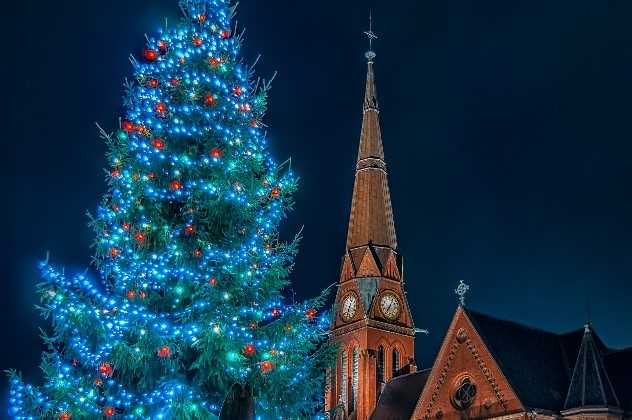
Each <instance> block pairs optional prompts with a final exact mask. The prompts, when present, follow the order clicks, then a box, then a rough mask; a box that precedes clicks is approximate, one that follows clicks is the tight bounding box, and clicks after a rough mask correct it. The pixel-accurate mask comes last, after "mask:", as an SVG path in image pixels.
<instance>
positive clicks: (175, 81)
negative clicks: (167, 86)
mask: <svg viewBox="0 0 632 420" xmlns="http://www.w3.org/2000/svg"><path fill="white" fill-rule="evenodd" d="M169 83H171V86H178V85H179V84H180V81H179V80H178V79H176V78H175V77H174V78H173V79H171V80H169Z"/></svg>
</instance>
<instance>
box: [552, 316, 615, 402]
mask: <svg viewBox="0 0 632 420" xmlns="http://www.w3.org/2000/svg"><path fill="white" fill-rule="evenodd" d="M618 406H619V400H618V399H617V396H616V394H615V392H614V389H613V387H612V383H611V382H610V378H609V376H608V373H607V372H606V368H605V366H604V362H603V359H602V353H601V351H599V349H598V348H597V345H596V343H595V340H594V339H593V334H592V329H591V327H590V325H589V324H586V326H585V330H584V337H583V339H582V343H581V346H580V348H579V354H578V355H577V362H576V363H575V369H574V370H573V376H572V379H571V384H570V386H569V389H568V395H567V397H566V403H565V404H564V409H566V410H568V409H574V408H583V407H618Z"/></svg>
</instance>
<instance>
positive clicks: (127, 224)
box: [121, 223, 130, 230]
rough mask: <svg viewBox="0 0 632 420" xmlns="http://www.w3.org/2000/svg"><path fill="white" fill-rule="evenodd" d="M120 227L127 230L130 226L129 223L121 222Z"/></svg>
mask: <svg viewBox="0 0 632 420" xmlns="http://www.w3.org/2000/svg"><path fill="white" fill-rule="evenodd" d="M121 227H122V228H123V230H129V228H130V224H129V223H123V224H122V225H121Z"/></svg>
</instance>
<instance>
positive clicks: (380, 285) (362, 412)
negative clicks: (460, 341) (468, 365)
mask: <svg viewBox="0 0 632 420" xmlns="http://www.w3.org/2000/svg"><path fill="white" fill-rule="evenodd" d="M366 35H367V36H368V37H369V41H370V42H371V43H372V41H373V39H375V38H376V36H375V34H374V33H373V31H372V30H369V31H368V32H366ZM375 56H376V55H375V53H374V52H373V51H372V50H371V49H370V50H369V51H368V52H367V53H366V58H367V60H368V63H367V66H368V68H367V79H366V91H365V96H364V106H363V118H362V132H361V135H360V145H359V148H358V159H357V162H356V173H355V183H354V186H353V197H352V201H351V213H350V217H349V227H348V231H347V243H346V247H345V252H344V256H343V258H342V267H341V272H340V279H339V285H338V292H337V294H336V300H335V306H334V308H335V314H334V315H335V318H334V320H333V324H332V329H331V332H330V340H331V341H332V342H334V343H338V344H339V346H340V347H339V352H338V357H337V361H336V367H335V369H333V370H332V372H330V375H329V379H328V386H327V391H326V397H325V405H326V410H327V411H330V410H334V409H335V410H336V416H337V418H338V417H340V416H341V415H342V414H343V412H344V416H342V417H346V416H352V417H353V418H355V419H358V420H364V419H368V418H369V417H370V415H371V413H372V412H373V410H374V408H375V405H376V402H377V399H378V398H379V395H380V392H381V390H382V388H383V386H384V384H385V383H386V382H388V381H389V380H390V379H392V378H393V377H395V376H397V375H398V374H400V373H402V372H410V371H413V370H415V369H416V368H415V364H414V335H415V328H414V325H413V319H412V315H411V313H410V309H409V306H408V302H407V300H406V294H405V292H404V272H403V263H402V257H401V256H400V255H399V253H398V249H397V236H396V234H395V224H394V222H393V209H392V206H391V197H390V192H389V188H388V178H387V167H386V162H385V160H384V150H383V147H382V135H381V132H380V121H379V107H378V101H377V93H376V89H375V76H374V72H373V66H374V60H375Z"/></svg>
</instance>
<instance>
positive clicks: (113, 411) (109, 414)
mask: <svg viewBox="0 0 632 420" xmlns="http://www.w3.org/2000/svg"><path fill="white" fill-rule="evenodd" d="M115 414H116V409H115V408H114V407H105V408H104V409H103V415H105V416H106V417H113V416H114V415H115Z"/></svg>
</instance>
